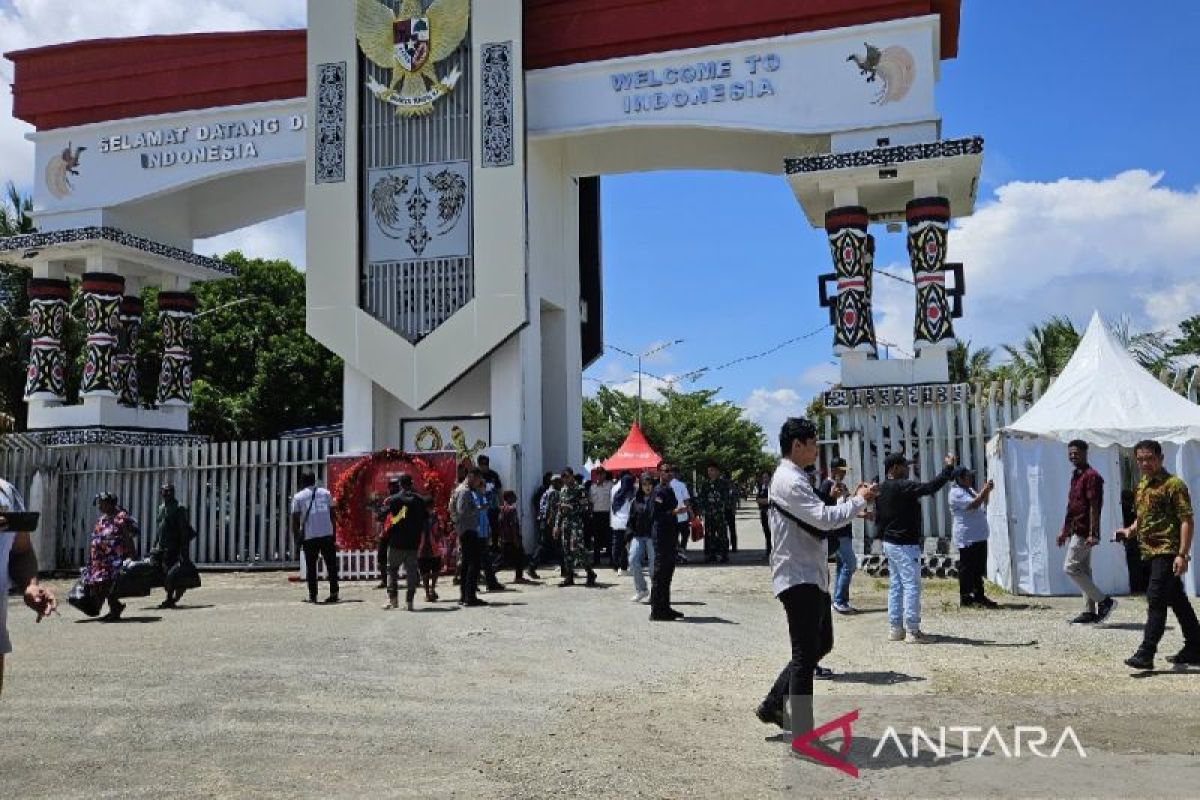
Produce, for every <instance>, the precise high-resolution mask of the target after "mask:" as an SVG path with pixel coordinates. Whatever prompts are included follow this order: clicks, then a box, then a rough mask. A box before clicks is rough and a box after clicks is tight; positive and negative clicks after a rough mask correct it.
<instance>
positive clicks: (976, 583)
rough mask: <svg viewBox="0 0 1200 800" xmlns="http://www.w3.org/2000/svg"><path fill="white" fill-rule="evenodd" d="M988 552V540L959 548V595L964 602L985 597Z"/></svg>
mask: <svg viewBox="0 0 1200 800" xmlns="http://www.w3.org/2000/svg"><path fill="white" fill-rule="evenodd" d="M987 552H988V551H987V542H976V543H975V544H969V545H967V546H966V547H961V548H959V550H958V597H959V599H960V600H962V602H964V603H973V602H975V601H976V600H982V599H983V576H984V573H986V572H987Z"/></svg>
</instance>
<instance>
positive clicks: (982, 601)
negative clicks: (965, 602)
mask: <svg viewBox="0 0 1200 800" xmlns="http://www.w3.org/2000/svg"><path fill="white" fill-rule="evenodd" d="M975 605H977V606H983V607H984V608H1000V604H999V603H997V602H996V601H995V600H993V599H992V598H990V597H980V598H979V599H978V600H976V601H975Z"/></svg>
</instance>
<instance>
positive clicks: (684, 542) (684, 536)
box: [654, 520, 692, 550]
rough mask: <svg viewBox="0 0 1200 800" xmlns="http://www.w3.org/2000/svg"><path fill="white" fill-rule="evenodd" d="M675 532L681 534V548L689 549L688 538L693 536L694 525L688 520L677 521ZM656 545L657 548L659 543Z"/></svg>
mask: <svg viewBox="0 0 1200 800" xmlns="http://www.w3.org/2000/svg"><path fill="white" fill-rule="evenodd" d="M675 532H676V533H678V534H679V549H680V550H687V546H688V540H689V539H691V538H692V526H691V525H689V524H688V521H687V520H684V521H683V522H678V521H676V523H675ZM654 547H655V548H657V547H658V545H657V544H655V545H654Z"/></svg>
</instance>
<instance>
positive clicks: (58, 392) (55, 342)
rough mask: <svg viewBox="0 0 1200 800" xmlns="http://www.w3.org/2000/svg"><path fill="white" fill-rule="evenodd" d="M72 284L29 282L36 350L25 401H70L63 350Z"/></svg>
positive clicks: (31, 357) (27, 377)
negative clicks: (68, 399)
mask: <svg viewBox="0 0 1200 800" xmlns="http://www.w3.org/2000/svg"><path fill="white" fill-rule="evenodd" d="M70 298H71V284H70V283H69V282H67V281H60V280H55V279H53V278H33V279H31V280H30V281H29V329H30V334H31V336H32V338H33V346H32V347H31V348H30V352H29V370H28V372H27V373H26V375H25V399H26V400H48V401H51V402H59V403H61V402H63V401H65V400H66V397H67V371H66V361H67V356H66V353H64V352H63V349H62V337H63V329H64V328H65V327H66V324H67V301H68V300H70Z"/></svg>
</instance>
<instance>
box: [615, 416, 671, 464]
mask: <svg viewBox="0 0 1200 800" xmlns="http://www.w3.org/2000/svg"><path fill="white" fill-rule="evenodd" d="M660 461H662V456H660V455H659V454H658V453H656V452H654V448H652V447H651V446H650V443H649V442H647V441H646V437H645V435H644V434H643V433H642V429H641V428H639V427H638V424H637V423H636V422H635V423H633V427H631V428H630V429H629V435H628V436H626V437H625V441H624V443H622V444H621V446H620V447H618V448H617V452H615V453H613V455H612V457H611V458H609V459H608V460H607V461H605V462H604V468H605V469H606V470H608V471H609V472H645V471H646V470H653V469H655V468H656V467H657V466H658V463H659V462H660Z"/></svg>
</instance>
